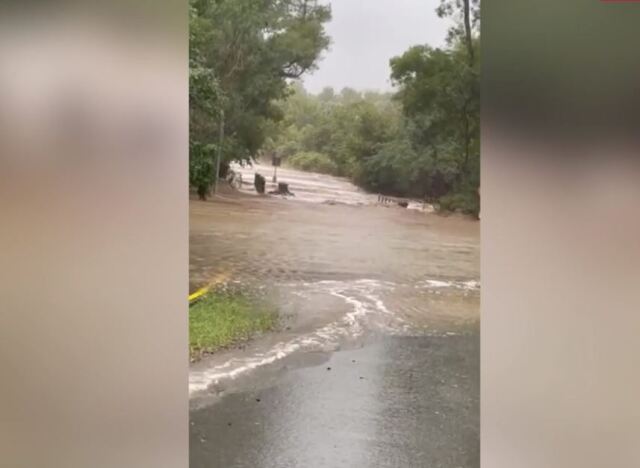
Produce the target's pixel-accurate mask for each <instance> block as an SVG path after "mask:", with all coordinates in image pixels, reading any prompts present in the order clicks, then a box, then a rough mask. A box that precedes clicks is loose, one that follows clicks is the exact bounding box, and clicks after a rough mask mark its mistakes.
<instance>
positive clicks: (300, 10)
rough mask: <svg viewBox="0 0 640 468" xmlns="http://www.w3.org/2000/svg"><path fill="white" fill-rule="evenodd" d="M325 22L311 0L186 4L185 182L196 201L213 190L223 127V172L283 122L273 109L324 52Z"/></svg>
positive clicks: (324, 12)
mask: <svg viewBox="0 0 640 468" xmlns="http://www.w3.org/2000/svg"><path fill="white" fill-rule="evenodd" d="M330 17H331V12H330V9H329V8H328V7H327V6H324V5H321V4H319V3H318V2H317V0H191V1H190V60H189V65H190V69H189V72H190V73H189V81H190V83H189V84H190V89H189V105H190V135H189V143H190V182H191V185H192V186H193V187H194V188H196V189H197V190H198V193H200V195H201V196H205V194H206V192H207V191H208V188H209V186H210V185H211V183H212V177H213V175H212V174H213V161H214V157H213V155H214V154H215V151H216V150H217V149H218V145H219V144H220V142H219V137H218V134H219V132H218V127H219V126H220V124H221V120H222V119H223V122H222V125H223V127H224V134H225V139H224V143H223V144H224V148H223V149H224V151H223V152H222V154H223V155H224V158H225V159H224V161H223V167H224V165H225V163H228V162H229V161H232V160H236V161H247V160H249V159H250V158H251V157H253V156H255V155H256V154H257V152H258V150H259V149H260V148H262V146H263V145H264V144H265V141H266V139H267V133H268V131H269V128H270V126H271V124H272V122H274V121H277V120H279V119H281V118H282V114H281V113H280V112H279V108H278V107H277V106H276V105H274V102H275V101H276V100H279V99H283V98H285V97H286V94H287V92H288V83H289V81H290V80H292V79H296V78H299V77H300V76H301V75H302V74H303V73H305V72H306V71H308V70H311V69H313V68H314V67H315V64H316V61H317V59H318V57H319V55H320V53H321V52H322V50H324V49H325V48H326V47H327V46H328V45H329V38H328V36H327V35H326V33H325V31H324V23H325V22H327V21H328V20H329V19H330Z"/></svg>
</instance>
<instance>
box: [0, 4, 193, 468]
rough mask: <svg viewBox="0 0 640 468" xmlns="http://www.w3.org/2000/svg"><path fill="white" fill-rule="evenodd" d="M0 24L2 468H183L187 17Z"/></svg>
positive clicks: (128, 10)
mask: <svg viewBox="0 0 640 468" xmlns="http://www.w3.org/2000/svg"><path fill="white" fill-rule="evenodd" d="M1 18H2V19H1V20H0V21H1V23H2V24H1V26H0V31H1V32H0V36H1V37H0V102H1V105H0V213H2V221H1V223H0V224H1V226H2V227H1V228H0V245H1V248H0V379H1V380H2V385H1V386H0V466H7V467H9V466H11V467H45V466H47V467H61V468H62V467H65V468H67V467H69V468H73V467H87V466H95V467H115V466H119V467H134V466H135V467H144V466H148V467H163V466H164V467H171V468H175V467H179V466H186V465H187V411H186V407H187V389H186V381H187V371H186V366H187V361H188V357H187V351H186V348H187V323H186V307H187V304H186V300H185V298H186V295H187V274H188V273H187V229H188V228H187V218H186V205H187V122H188V108H187V88H188V78H187V76H188V74H187V27H186V23H187V7H186V2H162V4H158V3H157V2H146V4H145V3H140V2H13V3H6V2H5V3H3V5H2V14H1Z"/></svg>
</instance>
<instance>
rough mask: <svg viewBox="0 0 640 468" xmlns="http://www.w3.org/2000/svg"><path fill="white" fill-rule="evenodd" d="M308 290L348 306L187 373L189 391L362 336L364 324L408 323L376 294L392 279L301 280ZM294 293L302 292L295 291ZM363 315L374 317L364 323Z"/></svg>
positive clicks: (399, 327)
mask: <svg viewBox="0 0 640 468" xmlns="http://www.w3.org/2000/svg"><path fill="white" fill-rule="evenodd" d="M303 286H304V287H306V288H307V290H308V291H309V292H312V293H316V292H319V291H321V292H325V293H328V294H331V295H333V296H335V297H339V298H341V299H342V300H344V301H345V302H346V303H347V304H349V305H350V306H351V309H350V311H349V312H347V313H346V314H345V315H344V316H343V317H342V318H341V319H340V320H337V321H335V322H333V323H330V324H328V325H326V326H324V327H321V328H319V329H318V330H315V331H314V332H311V333H307V334H305V335H301V336H298V337H296V338H293V339H291V340H289V341H286V342H284V341H283V342H280V343H277V344H275V345H274V346H272V347H271V348H270V349H269V350H267V351H265V352H263V353H258V354H255V355H252V356H249V357H242V358H231V359H229V360H228V361H226V362H224V363H222V364H219V365H216V366H212V367H209V368H204V369H197V370H195V369H194V370H192V371H191V372H190V373H189V394H190V395H193V394H194V393H197V392H202V391H204V390H206V389H207V388H209V387H210V386H211V385H212V384H217V383H219V382H221V381H223V380H226V379H235V378H237V377H238V376H240V375H243V374H246V373H247V372H250V371H252V370H254V369H257V368H259V367H262V366H265V365H268V364H272V363H274V362H276V361H279V360H281V359H283V358H285V357H287V356H289V355H291V354H293V353H295V352H297V351H300V350H307V351H315V350H317V351H332V350H336V349H337V348H338V347H339V343H340V340H341V339H343V338H357V337H359V336H361V335H362V334H363V333H364V332H365V330H366V327H367V326H373V327H375V328H377V329H380V330H383V331H385V332H386V333H401V332H403V331H406V330H408V329H409V325H408V324H407V323H406V322H405V321H404V320H402V319H400V318H399V317H396V316H395V315H394V314H393V313H392V312H391V311H390V310H389V309H387V307H386V306H385V304H384V302H383V301H382V299H381V298H380V297H379V296H378V292H379V291H381V290H385V289H389V288H391V287H393V286H392V285H391V283H385V282H381V281H377V280H368V279H364V280H357V281H352V282H345V281H330V280H328V281H319V282H315V283H303ZM297 294H298V295H299V294H304V293H303V292H301V291H298V292H297ZM364 317H372V318H373V319H372V320H371V321H369V322H366V323H365V320H363V319H364Z"/></svg>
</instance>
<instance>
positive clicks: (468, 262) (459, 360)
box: [189, 167, 480, 468]
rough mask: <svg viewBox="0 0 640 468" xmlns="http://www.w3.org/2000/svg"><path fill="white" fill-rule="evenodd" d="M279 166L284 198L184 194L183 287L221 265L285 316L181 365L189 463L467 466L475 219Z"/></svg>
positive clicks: (474, 338) (474, 457)
mask: <svg viewBox="0 0 640 468" xmlns="http://www.w3.org/2000/svg"><path fill="white" fill-rule="evenodd" d="M254 170H255V169H254ZM257 170H258V171H259V172H260V173H262V174H263V175H264V176H265V177H267V180H268V181H270V180H271V178H270V176H271V174H272V172H271V171H272V168H261V167H258V168H257ZM251 171H252V169H244V170H243V178H244V180H245V182H248V181H250V182H252V181H253V175H252V172H251ZM278 171H279V172H278V180H279V181H282V182H288V183H289V184H290V185H289V188H290V190H291V191H292V192H294V193H295V194H296V197H291V198H289V199H282V198H281V197H257V196H253V195H250V192H251V187H250V186H247V185H245V188H243V191H246V192H248V193H247V194H246V195H221V196H220V197H218V198H217V199H216V200H215V201H208V202H199V201H192V202H191V210H190V211H191V213H190V225H191V226H190V227H191V235H190V241H191V245H190V278H191V285H190V287H191V289H192V290H193V289H195V288H197V287H199V286H201V285H203V284H206V283H207V281H209V280H210V279H211V278H212V277H214V276H216V275H217V274H220V273H225V274H228V275H229V277H230V278H231V281H232V282H235V284H236V285H238V286H240V287H242V288H246V289H247V290H249V291H253V292H255V294H256V295H258V296H259V297H260V298H261V300H264V301H268V302H271V303H273V304H274V305H276V306H277V308H278V309H279V310H280V313H281V315H282V316H283V318H284V321H285V324H286V326H283V329H282V330H281V331H279V332H276V333H273V334H269V335H268V336H264V337H261V338H258V339H256V340H254V341H253V342H251V343H249V344H247V345H246V346H244V347H243V348H242V349H237V350H230V351H226V352H222V353H219V354H217V355H215V356H212V357H210V358H207V359H205V360H203V361H201V362H199V363H197V364H195V365H193V366H192V369H191V372H190V381H189V390H190V394H191V407H192V409H191V432H190V441H191V443H190V451H191V466H192V467H244V466H251V467H273V468H281V467H327V468H335V467H378V466H380V467H387V466H389V467H422V466H425V467H437V466H442V467H472V466H478V463H479V462H478V460H479V422H478V421H479V414H478V413H479V405H478V402H479V377H478V374H479V369H478V368H479V338H478V336H479V326H478V322H479V294H480V292H479V284H480V283H479V224H478V223H477V222H475V221H471V220H468V219H464V218H461V217H453V216H452V217H447V218H445V217H441V216H438V215H433V214H426V213H423V212H420V211H416V210H407V209H404V208H400V207H397V206H392V207H383V206H376V205H375V201H376V199H377V197H376V196H375V195H371V194H366V193H363V192H361V191H359V190H357V189H356V188H355V187H353V186H352V185H351V184H350V183H349V182H348V181H345V180H343V179H337V178H333V177H329V176H324V175H318V174H308V173H302V172H298V171H293V170H283V169H282V168H280V169H278ZM267 189H268V190H269V187H268V188H267ZM327 201H329V202H330V203H332V204H328V203H327ZM334 202H339V203H338V204H333V203H334ZM343 203H344V204H343ZM329 369H330V370H329ZM258 400H259V401H258Z"/></svg>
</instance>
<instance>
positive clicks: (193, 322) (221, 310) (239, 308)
mask: <svg viewBox="0 0 640 468" xmlns="http://www.w3.org/2000/svg"><path fill="white" fill-rule="evenodd" d="M276 322H277V315H276V313H275V312H274V311H271V310H265V309H264V308H260V307H258V306H257V305H256V304H254V303H252V301H250V300H249V299H247V298H246V297H244V296H241V295H237V294H230V293H224V292H213V293H209V294H207V295H206V296H204V297H203V298H202V299H200V300H198V301H197V302H196V303H195V304H193V305H191V306H190V307H189V354H190V356H191V359H198V358H199V357H201V356H202V355H203V354H205V353H211V352H214V351H216V350H219V349H220V348H224V347H227V346H230V345H233V344H236V343H239V342H241V341H245V340H247V339H249V338H251V337H252V336H253V335H255V334H256V333H259V332H264V331H268V330H271V329H273V328H274V327H275V325H276Z"/></svg>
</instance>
